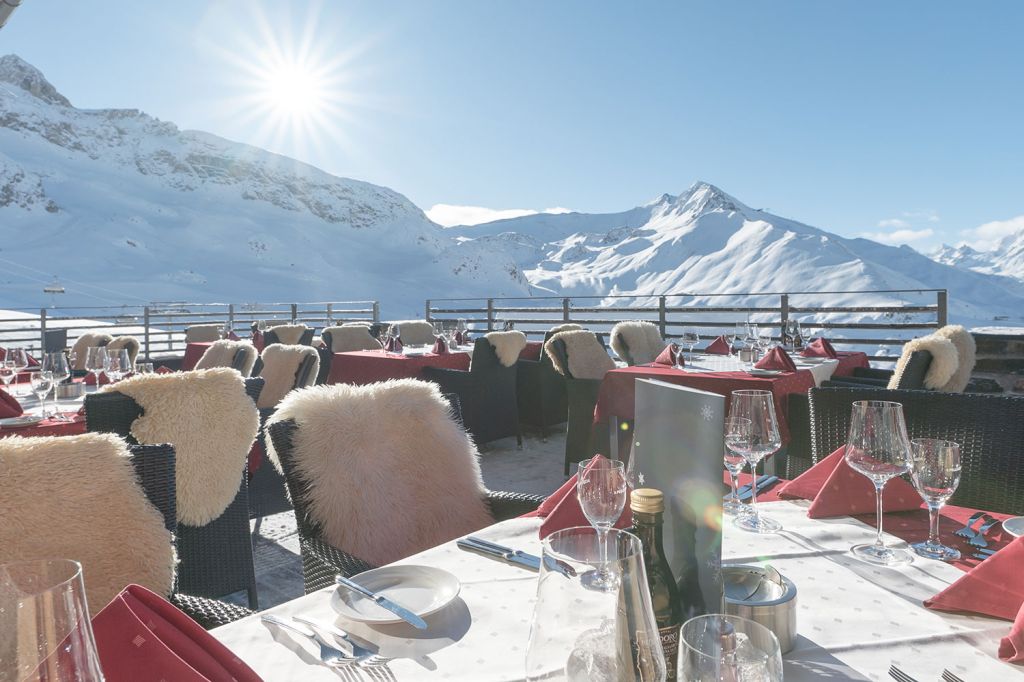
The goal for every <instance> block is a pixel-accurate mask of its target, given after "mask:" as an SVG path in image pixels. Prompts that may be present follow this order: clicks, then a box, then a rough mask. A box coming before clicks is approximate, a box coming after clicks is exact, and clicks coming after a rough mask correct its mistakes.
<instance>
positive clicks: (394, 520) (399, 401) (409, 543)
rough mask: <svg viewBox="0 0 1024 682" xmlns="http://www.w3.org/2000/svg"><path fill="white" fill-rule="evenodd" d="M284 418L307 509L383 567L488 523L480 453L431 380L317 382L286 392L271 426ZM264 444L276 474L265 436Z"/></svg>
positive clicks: (345, 545)
mask: <svg viewBox="0 0 1024 682" xmlns="http://www.w3.org/2000/svg"><path fill="white" fill-rule="evenodd" d="M385 414H390V415H393V418H389V419H382V418H381V415H385ZM287 419H294V420H295V421H296V423H297V425H298V429H297V431H296V433H295V437H294V441H293V443H294V447H295V450H294V459H295V467H296V470H297V473H298V475H299V477H300V478H301V479H302V480H303V481H304V482H305V483H306V484H307V485H308V486H309V487H308V499H309V510H310V514H311V515H312V516H313V518H314V519H315V520H316V521H317V522H318V523H320V524H321V525H322V527H323V529H324V535H325V536H326V539H327V541H328V542H329V543H330V544H332V545H334V546H336V547H338V548H340V549H343V550H344V551H346V552H349V553H350V554H353V555H355V556H357V557H359V558H360V559H363V560H364V561H368V562H369V563H371V564H376V565H384V564H387V563H390V562H392V561H395V560H397V559H401V558H403V557H407V556H409V555H411V554H415V553H416V552H419V551H422V550H425V549H427V548H429V547H434V546H436V545H439V544H442V543H444V542H447V541H449V540H451V539H453V538H456V537H459V536H460V535H465V534H467V533H471V532H473V531H475V530H479V529H480V528H483V527H484V526H488V525H490V524H492V523H494V518H493V517H492V516H491V514H490V511H489V510H488V508H487V505H486V503H485V496H486V494H487V493H486V490H485V488H484V484H483V479H482V478H481V475H480V463H479V453H478V452H477V449H476V447H475V446H474V445H473V441H472V440H471V439H470V437H469V436H468V435H467V434H466V432H465V431H464V430H463V429H462V427H461V426H459V425H458V424H457V423H456V422H455V421H454V420H453V419H452V416H451V408H450V407H449V405H448V402H447V401H446V400H445V399H444V397H443V396H442V395H441V391H440V389H439V388H438V387H437V385H436V384H433V383H430V382H426V381H417V380H415V379H399V380H392V381H385V382H381V383H376V384H369V385H367V386H353V385H350V384H333V385H321V386H314V387H312V388H306V389H303V390H301V391H295V392H293V393H291V394H289V396H288V397H287V398H285V400H284V401H283V402H282V403H281V404H280V406H278V409H277V412H276V413H275V414H274V416H273V417H272V418H271V420H270V423H271V424H272V423H274V422H278V421H284V420H287ZM267 451H268V455H269V456H270V459H271V461H272V462H273V463H274V466H275V467H277V469H278V470H279V471H280V470H281V463H280V460H279V459H278V456H277V453H276V452H275V451H274V449H273V446H272V443H270V439H268V442H267Z"/></svg>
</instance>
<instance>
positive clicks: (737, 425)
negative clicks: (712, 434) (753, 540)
mask: <svg viewBox="0 0 1024 682" xmlns="http://www.w3.org/2000/svg"><path fill="white" fill-rule="evenodd" d="M749 449H750V420H749V419H746V418H744V417H729V418H727V419H726V420H725V468H726V470H728V472H729V478H730V479H731V482H732V495H731V496H730V497H729V499H728V500H726V501H725V503H724V504H723V505H722V511H723V512H724V513H726V514H728V515H729V516H736V515H738V514H745V513H746V512H747V505H745V504H743V503H742V502H740V497H739V493H738V490H737V487H738V485H739V481H738V480H737V479H738V477H739V475H740V472H741V471H743V465H744V464H746V463H747V458H746V454H745V453H746V452H747V451H748V450H749ZM756 480H757V479H756V477H755V478H754V479H753V480H752V481H751V485H753V484H754V483H755V482H756Z"/></svg>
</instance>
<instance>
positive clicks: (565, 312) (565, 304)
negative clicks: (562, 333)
mask: <svg viewBox="0 0 1024 682" xmlns="http://www.w3.org/2000/svg"><path fill="white" fill-rule="evenodd" d="M569 314H570V308H569V299H567V298H563V299H562V322H568V321H569Z"/></svg>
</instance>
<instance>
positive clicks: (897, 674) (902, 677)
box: [889, 665, 917, 682]
mask: <svg viewBox="0 0 1024 682" xmlns="http://www.w3.org/2000/svg"><path fill="white" fill-rule="evenodd" d="M889 677H891V678H893V679H894V680H898V681H899V682H917V680H915V679H914V678H913V677H911V676H910V675H908V674H906V673H905V672H903V671H902V670H900V669H899V668H897V667H896V666H895V665H890V666H889Z"/></svg>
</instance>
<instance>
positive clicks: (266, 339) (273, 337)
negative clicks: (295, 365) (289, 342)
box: [263, 327, 313, 348]
mask: <svg viewBox="0 0 1024 682" xmlns="http://www.w3.org/2000/svg"><path fill="white" fill-rule="evenodd" d="M272 343H281V340H280V339H279V338H277V332H275V331H274V328H273V327H271V328H270V329H268V330H267V331H265V332H263V347H264V348H266V347H267V346H269V345H270V344H272ZM295 345H297V346H312V345H313V329H312V328H310V329H307V330H306V331H304V332H302V336H301V337H299V342H298V343H297V344H295Z"/></svg>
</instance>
